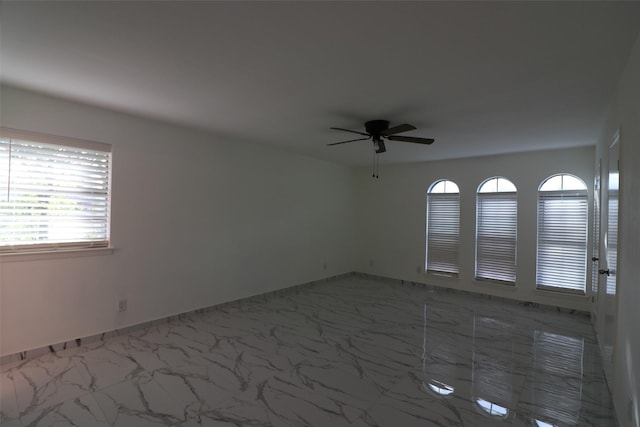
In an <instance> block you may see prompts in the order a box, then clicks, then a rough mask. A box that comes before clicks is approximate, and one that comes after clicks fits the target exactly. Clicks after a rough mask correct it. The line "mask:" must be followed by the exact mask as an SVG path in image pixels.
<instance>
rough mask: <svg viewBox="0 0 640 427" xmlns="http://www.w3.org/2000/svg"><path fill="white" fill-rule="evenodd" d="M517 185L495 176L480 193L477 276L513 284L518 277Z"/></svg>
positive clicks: (480, 189) (477, 209)
mask: <svg viewBox="0 0 640 427" xmlns="http://www.w3.org/2000/svg"><path fill="white" fill-rule="evenodd" d="M517 195H518V194H517V190H516V186H515V185H513V183H512V182H511V181H509V180H508V179H506V178H503V177H493V178H489V179H487V180H486V181H484V182H483V183H482V184H480V186H479V187H478V193H477V196H476V279H478V280H490V281H494V282H499V283H505V284H510V285H513V284H515V281H516V235H517V223H518V200H517Z"/></svg>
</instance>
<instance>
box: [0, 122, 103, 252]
mask: <svg viewBox="0 0 640 427" xmlns="http://www.w3.org/2000/svg"><path fill="white" fill-rule="evenodd" d="M0 136H1V137H2V138H6V139H15V140H22V141H28V142H34V143H42V144H50V145H57V146H66V147H70V148H76V149H86V150H92V151H100V152H103V153H108V154H109V157H110V160H109V172H108V193H107V194H108V204H107V224H106V226H107V239H106V240H78V241H76V242H56V243H53V242H52V243H25V244H20V245H3V246H0V257H2V258H3V259H2V262H6V261H9V260H11V261H15V260H22V258H20V259H18V256H24V257H26V258H28V259H34V255H43V256H44V257H45V258H51V257H52V255H53V254H57V253H59V254H63V255H64V256H65V257H68V256H71V255H72V254H75V255H74V256H80V255H78V254H79V253H80V252H87V253H92V252H93V253H94V254H98V253H112V252H113V248H112V247H111V239H110V229H111V191H112V179H113V177H112V166H113V163H112V154H113V150H112V145H111V144H107V143H104V142H97V141H90V140H84V139H79V138H71V137H63V136H58V135H50V134H44V133H40V132H34V131H27V130H22V129H15V128H8V127H4V126H3V127H0ZM38 258H39V257H38Z"/></svg>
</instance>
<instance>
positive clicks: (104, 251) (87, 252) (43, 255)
mask: <svg viewBox="0 0 640 427" xmlns="http://www.w3.org/2000/svg"><path fill="white" fill-rule="evenodd" d="M114 251H115V249H114V248H81V249H66V250H57V251H38V252H19V253H13V254H2V255H0V263H3V264H4V263H7V262H23V261H41V260H47V259H62V258H82V257H89V256H100V255H111V254H113V252H114Z"/></svg>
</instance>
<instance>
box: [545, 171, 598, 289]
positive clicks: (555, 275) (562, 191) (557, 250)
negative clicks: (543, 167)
mask: <svg viewBox="0 0 640 427" xmlns="http://www.w3.org/2000/svg"><path fill="white" fill-rule="evenodd" d="M587 203H588V201H587V186H586V185H585V184H584V182H582V180H580V179H579V178H577V177H575V176H573V175H567V174H562V175H554V176H552V177H549V178H547V179H546V180H545V181H544V182H543V183H542V184H541V185H540V188H539V189H538V256H537V267H536V283H537V286H538V288H543V289H544V288H547V289H553V290H562V291H570V292H579V293H582V294H584V292H585V289H586V280H587V215H588V204H587Z"/></svg>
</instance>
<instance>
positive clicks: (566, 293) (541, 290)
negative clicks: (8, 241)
mask: <svg viewBox="0 0 640 427" xmlns="http://www.w3.org/2000/svg"><path fill="white" fill-rule="evenodd" d="M535 292H536V293H538V294H540V295H553V296H566V297H570V298H575V297H582V298H586V297H587V294H586V292H581V291H571V290H565V289H554V288H536V289H535Z"/></svg>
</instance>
